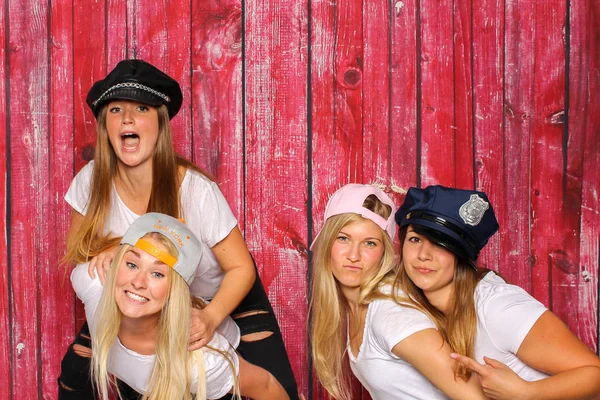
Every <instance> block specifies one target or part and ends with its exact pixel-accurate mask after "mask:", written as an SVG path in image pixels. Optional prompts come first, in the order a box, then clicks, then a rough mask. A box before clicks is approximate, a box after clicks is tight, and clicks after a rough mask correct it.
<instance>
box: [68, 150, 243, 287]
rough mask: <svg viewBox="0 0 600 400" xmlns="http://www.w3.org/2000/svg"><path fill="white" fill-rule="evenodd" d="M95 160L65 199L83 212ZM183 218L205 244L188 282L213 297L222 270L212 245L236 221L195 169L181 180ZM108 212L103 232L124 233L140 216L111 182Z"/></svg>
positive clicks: (214, 186) (213, 185)
mask: <svg viewBox="0 0 600 400" xmlns="http://www.w3.org/2000/svg"><path fill="white" fill-rule="evenodd" d="M93 169H94V161H90V162H89V163H88V164H87V165H86V166H85V167H83V168H82V169H81V171H79V173H78V174H77V175H76V176H75V178H73V182H71V186H70V187H69V190H68V191H67V193H66V194H65V200H66V201H67V203H69V205H71V207H73V209H74V210H75V211H77V212H79V213H81V214H82V215H85V213H86V212H87V207H88V202H89V198H90V185H91V181H92V172H93ZM180 198H181V201H182V209H183V219H184V220H185V222H186V224H187V226H188V227H189V228H190V229H191V230H192V232H194V234H195V235H196V236H197V237H198V239H199V240H200V242H202V243H203V244H204V245H205V246H203V249H202V260H201V261H200V265H199V266H198V268H197V270H196V274H195V276H196V279H195V280H194V282H192V284H191V285H190V291H191V293H192V294H193V295H195V296H199V297H202V298H204V299H212V298H213V297H214V296H215V293H216V292H217V290H218V289H219V286H220V285H221V281H222V280H223V275H224V273H223V270H222V269H221V266H220V265H219V263H218V262H217V260H216V258H215V256H214V254H213V252H212V251H211V248H212V247H213V246H214V245H216V244H217V243H219V242H220V241H221V240H223V239H224V238H225V237H226V236H227V235H229V233H230V232H231V230H232V229H233V228H235V226H236V225H237V220H236V218H235V217H234V216H233V213H232V212H231V209H230V208H229V205H228V204H227V200H225V197H223V194H222V193H221V191H220V190H219V187H218V186H217V184H216V183H215V182H212V181H211V180H209V179H208V178H206V177H205V176H203V175H202V174H199V173H197V172H196V171H191V170H187V171H186V173H185V176H184V178H183V181H182V183H181V189H180ZM111 205H112V206H111V210H110V211H111V212H110V215H109V217H108V221H107V223H106V227H105V231H104V233H105V234H108V233H112V235H113V236H123V235H124V234H125V231H126V230H127V228H129V225H131V223H132V222H133V221H134V220H135V219H136V218H138V217H139V215H137V214H136V213H134V212H133V211H131V210H130V209H129V208H127V206H126V205H125V203H123V201H122V200H121V199H120V198H119V195H118V193H117V190H116V188H115V186H114V184H113V185H112V197H111Z"/></svg>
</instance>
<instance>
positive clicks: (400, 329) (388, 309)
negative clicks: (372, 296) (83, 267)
mask: <svg viewBox="0 0 600 400" xmlns="http://www.w3.org/2000/svg"><path fill="white" fill-rule="evenodd" d="M373 305H375V306H377V308H376V310H375V312H374V313H373V316H372V320H371V321H367V322H368V323H370V324H371V327H372V328H371V329H372V331H373V334H374V336H375V340H376V341H377V343H378V344H379V345H380V346H381V347H382V349H384V350H385V351H387V352H390V353H391V352H392V349H393V348H394V346H396V345H397V344H398V343H400V342H401V341H403V340H404V339H406V338H407V337H409V336H410V335H412V334H414V333H417V332H419V331H422V330H424V329H430V328H433V329H436V327H435V324H434V323H433V322H432V321H431V320H430V319H429V318H428V317H427V315H425V314H423V313H422V312H421V311H419V310H415V309H412V308H408V307H403V306H401V305H399V304H397V303H395V302H393V301H391V300H389V301H378V302H375V303H373V304H372V306H373ZM370 307H371V306H370ZM391 354H392V356H393V357H396V358H397V356H396V355H395V354H393V353H391Z"/></svg>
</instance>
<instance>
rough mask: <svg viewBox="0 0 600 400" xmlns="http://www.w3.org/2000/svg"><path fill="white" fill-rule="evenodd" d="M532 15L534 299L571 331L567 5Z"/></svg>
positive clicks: (541, 7) (573, 220)
mask: <svg viewBox="0 0 600 400" xmlns="http://www.w3.org/2000/svg"><path fill="white" fill-rule="evenodd" d="M534 11H535V13H534V17H533V21H532V24H533V25H532V27H533V28H534V32H535V34H534V36H535V39H534V40H535V46H534V47H533V49H532V50H533V52H532V53H531V54H524V55H523V56H529V57H532V58H533V62H534V65H535V70H534V71H533V75H532V78H533V79H532V81H531V84H532V87H533V93H532V94H533V96H532V103H531V105H532V107H531V109H530V110H529V111H528V112H526V113H527V116H526V118H529V119H531V191H532V198H531V221H530V225H531V256H532V260H533V282H532V284H533V286H532V294H533V295H534V296H535V297H536V298H537V299H539V300H540V301H542V302H543V303H544V304H546V305H548V306H549V307H550V308H551V309H552V310H553V311H554V312H555V313H556V314H557V315H558V316H559V317H560V318H561V319H563V321H565V322H567V323H568V324H569V326H570V327H572V325H571V323H570V318H571V316H572V314H573V313H572V309H571V305H572V303H571V301H572V300H573V299H576V297H572V296H571V295H570V294H569V290H568V289H567V286H570V285H571V284H572V279H573V276H572V275H573V274H572V266H573V265H577V262H578V260H574V259H573V258H572V257H573V254H572V253H571V252H572V250H571V249H567V248H565V244H566V242H565V241H564V238H565V237H566V236H568V235H569V234H570V232H572V231H573V228H574V227H573V224H575V226H576V227H577V226H578V225H579V215H577V214H576V215H574V216H569V215H568V214H567V213H565V203H564V201H565V196H566V193H565V191H564V190H565V184H566V176H565V173H566V171H565V170H564V169H565V165H566V162H567V160H566V157H567V154H566V148H565V147H564V137H563V132H564V124H563V119H562V118H560V117H559V116H560V114H561V113H564V109H565V99H564V95H565V72H566V71H565V48H564V41H563V26H564V24H565V17H566V9H565V3H564V2H561V1H547V2H543V3H536V7H535V9H534ZM561 269H564V270H565V272H566V273H565V274H563V273H561V272H560V270H561ZM563 289H567V290H563ZM560 291H562V292H563V293H561V294H560V295H558V294H559V293H558V292H560ZM573 294H575V293H573ZM557 295H558V296H557ZM575 295H576V294H575Z"/></svg>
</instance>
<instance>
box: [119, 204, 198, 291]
mask: <svg viewBox="0 0 600 400" xmlns="http://www.w3.org/2000/svg"><path fill="white" fill-rule="evenodd" d="M150 232H157V233H160V234H162V235H163V236H165V237H166V238H167V239H169V240H170V241H171V242H172V243H173V244H174V245H175V247H176V248H177V250H178V251H179V255H178V256H177V257H173V256H172V255H170V254H169V253H167V252H166V251H164V250H163V249H161V248H159V247H156V246H154V245H153V244H152V243H150V242H148V241H147V240H144V239H142V237H143V236H144V235H146V234H147V233H150ZM121 244H129V245H131V246H134V247H137V248H138V249H140V250H144V251H145V252H146V253H148V254H150V255H152V256H154V257H156V258H157V259H159V260H160V261H162V262H163V263H165V264H166V265H168V266H169V267H171V268H173V270H174V271H175V272H177V273H178V274H179V275H181V277H182V278H183V279H184V280H185V281H186V282H187V284H188V285H189V284H190V283H192V281H193V280H194V272H196V268H197V267H198V264H200V260H201V259H202V244H201V243H200V241H199V240H198V238H196V236H195V235H194V233H193V232H192V231H191V230H190V229H189V228H188V227H187V226H186V225H185V224H184V223H183V222H181V221H179V220H178V219H175V218H173V217H170V216H168V215H166V214H160V213H153V212H151V213H147V214H144V215H142V216H140V217H139V218H137V219H136V220H135V221H133V223H132V224H131V225H130V226H129V228H128V229H127V232H125V235H124V236H123V239H121Z"/></svg>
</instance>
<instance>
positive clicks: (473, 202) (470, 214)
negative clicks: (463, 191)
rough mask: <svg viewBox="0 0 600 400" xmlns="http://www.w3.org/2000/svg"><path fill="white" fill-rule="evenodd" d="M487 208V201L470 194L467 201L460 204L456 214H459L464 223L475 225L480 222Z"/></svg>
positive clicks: (488, 205)
mask: <svg viewBox="0 0 600 400" xmlns="http://www.w3.org/2000/svg"><path fill="white" fill-rule="evenodd" d="M488 208H490V204H489V203H488V202H487V201H485V200H484V199H482V198H481V197H479V195H477V194H472V195H471V198H470V199H469V201H467V202H466V203H465V204H463V205H462V206H460V209H459V210H458V215H460V217H461V218H462V220H463V221H464V222H465V224H468V225H473V226H475V225H477V224H479V223H480V222H481V219H482V218H483V215H484V214H485V211H486V210H487V209H488Z"/></svg>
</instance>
